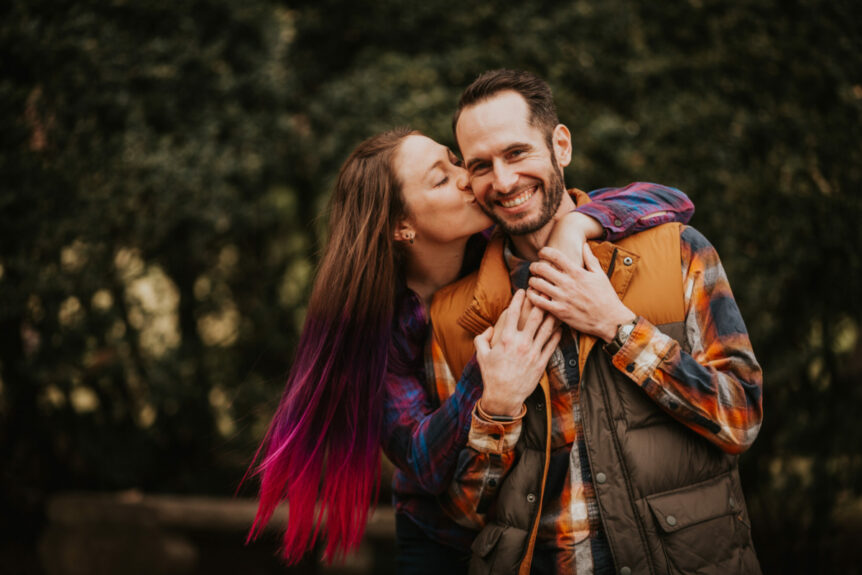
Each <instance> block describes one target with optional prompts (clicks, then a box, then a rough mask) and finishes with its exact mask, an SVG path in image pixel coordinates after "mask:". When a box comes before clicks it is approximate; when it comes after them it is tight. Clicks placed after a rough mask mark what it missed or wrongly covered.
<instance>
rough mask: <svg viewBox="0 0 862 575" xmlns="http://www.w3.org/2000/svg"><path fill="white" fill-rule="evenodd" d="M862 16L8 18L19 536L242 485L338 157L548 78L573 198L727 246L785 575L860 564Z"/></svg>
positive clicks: (538, 10) (796, 9)
mask: <svg viewBox="0 0 862 575" xmlns="http://www.w3.org/2000/svg"><path fill="white" fill-rule="evenodd" d="M860 22H862V4H860V3H859V2H855V1H852V0H833V1H825V0H824V1H818V0H796V1H794V0H790V1H785V0H782V1H778V0H738V1H734V2H727V1H726V0H688V1H673V2H667V3H665V2H643V3H636V2H628V1H622V0H581V1H572V2H562V3H561V2H555V1H524V2H504V1H502V0H487V1H484V2H481V3H479V2H476V3H473V2H465V1H463V0H459V1H455V0H423V1H421V2H420V1H415V2H414V1H395V0H376V1H371V0H354V1H352V2H348V1H332V0H317V1H313V2H312V1H294V2H278V1H274V0H245V1H244V2H234V1H228V0H197V1H188V2H184V1H174V0H170V1H168V0H156V1H147V2H144V1H134V0H104V1H92V0H91V1H78V2H65V1H54V0H52V1H46V0H11V1H7V2H3V3H2V4H0V114H2V115H0V122H2V125H0V128H2V130H0V182H2V183H0V186H2V188H0V190H2V191H0V509H2V511H0V540H2V541H3V542H4V546H5V547H4V549H6V548H9V547H10V546H12V547H14V548H15V549H17V550H18V551H16V553H17V552H20V550H27V549H35V546H36V543H37V542H38V541H39V540H40V538H41V537H42V534H43V533H44V532H45V529H46V525H47V523H48V519H47V516H46V505H47V503H48V502H49V501H50V500H51V498H52V497H53V496H55V495H56V494H58V493H61V492H68V491H85V492H116V491H120V490H128V489H135V490H139V491H141V492H143V493H170V494H180V495H215V496H225V497H229V496H231V495H232V494H233V491H234V490H235V488H236V487H237V484H238V482H239V479H240V477H241V476H242V473H243V471H244V468H245V466H246V465H247V464H248V463H249V461H250V459H251V456H252V454H253V451H254V447H255V445H256V442H257V441H258V440H259V438H260V437H261V434H262V432H263V429H264V426H265V424H266V422H267V420H268V417H269V416H270V414H271V413H272V411H273V410H274V407H275V405H276V402H277V400H278V398H279V395H280V390H281V386H282V383H283V379H284V375H285V373H286V371H287V369H288V367H289V365H290V362H291V359H292V352H293V347H294V345H295V343H296V341H297V337H298V329H299V327H300V325H301V321H302V318H303V313H304V307H303V306H304V302H305V301H306V298H307V294H308V288H309V281H310V278H311V277H312V275H313V270H314V266H315V262H316V258H317V254H318V251H319V248H320V246H321V242H322V241H323V239H324V237H325V216H324V215H323V208H324V206H325V202H326V199H327V196H328V193H329V189H330V186H331V184H332V182H333V179H334V176H335V174H336V173H337V169H338V166H339V165H340V164H341V162H342V161H343V160H344V159H345V157H346V156H347V154H348V153H349V151H350V150H351V149H352V148H353V147H354V146H355V145H356V144H357V143H358V142H359V141H360V140H361V139H363V138H365V137H367V136H370V135H372V134H374V133H376V132H379V131H381V130H383V129H385V128H388V127H392V126H395V125H401V124H408V125H411V126H414V127H416V128H418V129H420V130H423V131H424V132H425V133H426V134H428V135H429V136H431V137H434V138H437V139H439V140H440V141H442V142H444V143H447V144H450V145H451V144H452V143H453V139H452V136H451V132H450V119H451V114H452V112H453V110H454V107H455V104H456V101H457V97H458V95H459V93H460V90H461V89H463V87H465V86H466V85H467V84H468V83H469V82H470V81H471V80H472V79H473V78H475V76H476V75H477V74H478V73H480V72H482V71H484V70H486V69H489V68H495V67H511V68H526V69H529V70H532V71H534V72H536V73H537V74H539V75H540V76H542V77H544V78H545V79H546V80H547V81H548V82H549V83H550V84H551V86H552V88H553V89H554V92H555V96H556V99H557V103H558V107H559V111H560V116H561V119H562V121H563V122H564V123H566V124H567V125H568V126H569V127H570V129H571V131H572V133H573V137H574V144H575V154H574V161H573V162H572V165H571V166H570V168H569V169H568V170H567V183H568V184H569V185H570V186H577V187H579V188H582V189H593V188H597V187H603V186H614V185H624V184H626V183H628V182H630V181H634V180H649V181H655V182H660V183H663V184H667V185H672V186H676V187H679V188H680V189H682V190H684V191H685V192H687V193H688V194H689V196H690V197H691V198H692V199H693V200H694V202H695V204H696V206H697V213H696V215H695V217H694V219H693V221H692V223H693V224H694V225H695V226H696V227H698V228H699V229H700V230H701V231H703V232H704V233H705V234H706V235H707V236H708V237H709V238H710V239H711V240H712V242H713V243H714V244H715V245H716V247H717V248H718V250H719V253H720V254H721V255H722V259H723V261H724V264H725V266H726V268H727V272H728V275H729V277H730V280H731V284H732V285H733V288H734V293H735V295H736V297H737V300H738V302H739V305H740V307H741V309H742V312H743V315H744V317H745V319H746V322H747V325H748V328H749V331H750V332H751V336H752V340H753V342H754V348H755V351H756V353H757V356H758V358H759V359H760V361H761V363H762V365H763V367H764V371H765V387H764V409H765V422H764V426H763V429H762V431H761V433H760V437H759V439H758V440H757V442H756V443H755V445H754V447H753V448H752V449H751V450H750V451H749V452H748V453H746V454H745V455H744V456H743V459H742V471H743V479H744V482H745V488H746V494H747V497H748V501H749V506H750V511H751V517H752V523H753V528H754V536H755V544H756V545H757V547H758V549H759V553H760V557H761V561H762V563H763V567H764V571H765V572H766V573H794V572H800V573H801V572H809V573H816V572H819V573H833V572H839V570H840V572H842V573H845V574H846V573H860V572H862V571H860V566H859V565H860V561H862V551H860V549H859V545H858V541H859V540H862V498H860V495H862V473H860V471H862V427H860V425H859V423H858V419H859V417H860V414H862V378H860V375H862V339H860V333H859V331H860V320H862V304H860V294H862V276H860V270H862V265H860V259H862V250H860V248H862V231H860V225H859V222H860V220H862V201H860V190H859V187H860V184H862V145H860V142H862V122H860V120H862V33H860V26H859V24H860ZM252 491H253V490H251V489H247V490H246V491H245V493H246V494H247V495H251V494H252ZM384 498H385V495H384ZM33 557H35V554H34V555H33ZM30 569H32V572H33V573H38V572H40V571H39V567H38V566H37V565H35V563H34V564H33V565H31V567H30ZM211 572H214V571H211Z"/></svg>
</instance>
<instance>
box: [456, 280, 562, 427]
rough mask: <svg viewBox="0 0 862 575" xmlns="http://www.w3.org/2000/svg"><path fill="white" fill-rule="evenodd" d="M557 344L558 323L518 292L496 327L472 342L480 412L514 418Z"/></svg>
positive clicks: (533, 387)
mask: <svg viewBox="0 0 862 575" xmlns="http://www.w3.org/2000/svg"><path fill="white" fill-rule="evenodd" d="M519 323H521V324H522V326H521V327H519V325H518V324H519ZM559 342H560V330H559V328H558V327H557V320H556V319H555V318H554V317H553V316H551V315H549V314H546V313H545V312H543V311H542V310H541V309H538V308H536V307H534V306H533V305H532V304H531V303H530V302H529V301H528V300H527V299H526V296H525V294H524V290H518V291H517V292H516V293H515V297H513V298H512V301H511V303H510V304H509V308H508V309H507V310H506V311H505V312H504V314H503V315H502V316H501V317H500V319H499V321H498V322H497V325H495V326H494V327H489V328H488V329H486V330H485V331H484V332H482V333H481V334H479V335H477V336H476V337H475V338H474V339H473V343H474V344H475V345H476V359H477V360H478V362H479V369H480V370H481V371H482V383H483V386H484V388H483V391H482V397H481V398H480V401H481V402H482V410H483V411H485V412H486V413H488V414H490V415H507V416H513V417H514V416H517V415H518V414H519V413H520V412H521V406H522V405H523V404H524V400H525V399H527V397H529V395H530V394H531V393H533V390H534V389H536V385H538V383H539V379H540V378H541V377H542V373H543V372H544V371H545V368H546V367H547V365H548V361H549V360H550V359H551V354H552V353H554V349H556V347H557V344H558V343H559Z"/></svg>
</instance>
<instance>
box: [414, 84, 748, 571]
mask: <svg viewBox="0 0 862 575" xmlns="http://www.w3.org/2000/svg"><path fill="white" fill-rule="evenodd" d="M454 128H455V135H456V138H457V140H458V144H459V146H460V148H461V152H462V155H463V159H464V162H465V165H466V167H467V170H468V172H469V174H470V179H471V185H472V187H473V192H474V194H475V196H476V199H477V201H478V202H479V203H480V205H481V206H482V207H483V208H484V209H485V211H486V212H487V213H488V214H489V215H490V216H491V218H492V219H494V220H495V221H496V223H497V224H498V226H499V228H500V229H501V230H503V232H504V233H505V237H502V236H500V237H497V238H496V239H494V240H493V241H492V242H491V244H490V245H489V247H488V249H487V251H486V254H485V257H484V259H483V262H482V264H481V266H480V269H479V271H478V272H476V273H475V274H473V275H471V276H468V277H467V278H464V280H462V281H461V282H459V283H458V284H455V285H453V286H451V287H449V288H446V289H444V290H442V291H441V292H438V294H437V296H435V300H434V304H433V306H432V310H431V321H432V324H433V327H434V334H435V338H434V339H435V340H436V341H438V342H439V347H440V353H442V355H443V357H445V359H446V360H447V362H448V364H449V366H450V368H451V370H452V372H453V374H454V376H455V377H456V378H457V377H458V375H459V374H460V370H461V369H462V367H463V365H464V364H465V363H466V362H467V360H468V359H469V357H470V355H471V354H472V346H471V343H472V341H471V340H472V339H473V338H474V336H475V346H476V353H477V357H478V359H479V363H480V365H481V366H482V377H483V382H484V390H483V393H482V397H481V398H480V400H479V401H478V402H477V405H476V409H475V410H474V415H473V420H472V424H471V429H470V435H469V442H468V447H467V448H466V449H465V450H464V452H462V454H461V459H460V461H459V476H458V477H457V478H456V480H455V481H454V482H453V485H452V488H451V490H450V493H449V494H448V500H447V501H446V502H445V503H444V505H445V507H446V509H447V511H448V512H449V513H450V515H452V516H453V517H454V518H456V519H457V520H459V521H460V522H461V523H462V524H464V525H476V526H484V527H483V529H482V531H481V533H480V534H479V536H478V537H477V538H476V540H475V542H474V544H473V558H472V560H471V572H474V573H529V572H531V570H532V572H534V573H577V574H579V575H580V574H582V573H620V574H622V575H627V574H632V573H668V572H682V573H694V572H697V573H759V572H760V570H759V566H758V562H757V559H756V556H755V554H754V550H753V547H752V544H751V537H750V526H749V523H748V514H747V511H746V508H745V503H744V501H743V497H742V491H741V487H740V483H739V474H738V469H737V457H736V454H738V453H740V452H742V451H744V450H745V449H746V448H748V447H749V446H750V445H751V443H752V441H753V440H754V438H755V437H756V435H757V432H758V430H759V427H760V422H761V416H762V411H761V385H762V384H761V372H760V367H759V365H758V364H757V361H756V359H755V357H754V354H753V352H752V349H751V344H750V341H749V338H748V335H747V332H746V329H745V325H744V322H743V320H742V318H741V316H740V313H739V310H738V308H737V306H736V304H735V302H734V300H733V295H732V293H731V291H730V286H729V284H728V282H727V278H726V276H725V274H724V271H723V269H722V267H721V263H720V261H719V258H718V255H717V253H716V252H715V250H714V249H713V248H712V246H711V245H710V244H709V242H708V241H707V240H706V239H705V238H704V237H703V236H702V235H700V234H699V233H698V232H697V231H696V230H694V229H693V228H690V227H685V226H681V225H680V224H666V225H663V226H659V227H657V228H655V229H653V230H650V231H647V232H642V233H640V234H636V235H635V236H632V237H631V238H629V239H627V240H623V241H621V242H619V243H618V244H616V245H615V244H611V243H609V242H604V243H601V244H594V246H593V250H595V254H594V253H593V251H592V250H590V249H589V248H585V249H584V264H585V266H586V268H585V269H584V268H582V267H581V266H580V265H579V263H578V262H572V261H570V260H568V259H566V258H565V257H564V256H563V255H562V254H561V253H560V252H558V251H556V250H552V249H550V248H544V245H545V242H546V240H547V238H548V236H549V234H550V231H551V228H552V226H553V218H554V216H555V215H559V214H560V213H567V212H569V211H571V210H572V209H573V208H574V206H575V203H574V202H575V200H577V201H578V202H583V201H588V200H585V197H584V195H583V194H582V193H580V192H577V191H573V192H571V193H572V195H571V196H570V195H569V194H567V193H566V191H565V188H564V184H563V172H562V168H563V167H564V166H566V165H567V164H568V163H569V161H570V159H571V152H572V144H571V136H570V134H569V131H568V129H567V128H566V127H565V126H564V125H562V124H560V123H559V121H558V119H557V114H556V110H555V106H554V102H553V99H552V96H551V93H550V89H549V88H548V86H547V84H545V83H544V82H543V81H542V80H540V79H539V78H536V77H535V76H533V75H532V74H529V73H525V72H512V71H507V70H498V71H492V72H488V73H485V74H483V75H482V76H480V77H479V78H478V79H477V80H476V81H475V82H474V83H473V84H471V85H470V86H469V87H468V88H467V89H466V90H465V92H464V94H463V95H462V97H461V101H460V103H459V108H458V112H457V113H456V116H455V122H454ZM573 198H574V199H573ZM514 289H528V292H527V298H528V300H529V304H528V305H527V307H526V308H525V311H524V315H525V316H527V317H529V316H530V315H531V314H532V315H533V316H535V314H536V313H538V311H537V310H539V309H540V310H544V311H546V312H549V313H552V314H554V315H555V316H556V317H557V318H558V319H559V320H560V321H561V322H563V323H564V324H566V326H567V329H564V330H563V332H564V337H563V339H562V340H561V343H560V345H559V347H558V349H557V350H556V351H555V352H554V355H553V356H552V359H551V361H550V362H549V364H548V370H547V372H546V374H545V376H544V377H543V378H542V380H541V381H540V382H539V384H538V385H537V382H535V381H524V382H520V384H519V385H517V386H514V387H503V386H502V385H501V384H498V382H497V380H496V377H495V374H496V373H501V372H503V371H505V370H506V369H507V367H506V366H507V365H512V362H517V361H519V356H518V353H519V350H518V349H517V348H516V347H515V346H514V345H513V343H512V338H508V339H507V337H506V336H505V334H503V335H502V336H501V335H500V334H496V336H495V334H493V329H490V328H489V326H492V325H494V323H495V321H496V320H497V317H498V315H499V314H500V312H501V311H502V310H503V309H504V307H505V306H506V305H507V304H508V302H509V300H510V298H511V296H512V291H513V290H514ZM518 297H521V296H520V294H519V295H518ZM529 305H532V306H535V308H537V309H534V310H530V309H529ZM508 319H511V318H508ZM535 324H536V322H535V321H532V322H531V321H527V322H526V324H525V325H523V326H520V325H519V327H517V328H514V327H512V326H511V325H510V326H509V327H510V329H509V331H511V330H512V329H530V327H529V326H534V325H535Z"/></svg>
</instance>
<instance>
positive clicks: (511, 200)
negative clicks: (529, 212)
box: [497, 185, 538, 208]
mask: <svg viewBox="0 0 862 575" xmlns="http://www.w3.org/2000/svg"><path fill="white" fill-rule="evenodd" d="M537 188H538V186H537V185H533V186H530V187H528V188H526V189H525V190H522V191H521V192H519V193H517V194H515V195H513V196H507V197H506V198H505V199H501V200H498V201H497V203H498V204H500V205H501V206H503V207H504V208H516V207H518V206H520V205H521V204H523V203H524V202H526V201H527V200H529V199H530V198H532V197H533V194H534V193H536V189H537Z"/></svg>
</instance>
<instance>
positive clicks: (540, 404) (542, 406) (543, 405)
mask: <svg viewBox="0 0 862 575" xmlns="http://www.w3.org/2000/svg"><path fill="white" fill-rule="evenodd" d="M544 407H545V404H544V403H542V402H541V401H539V402H537V403H536V411H542V409H544Z"/></svg>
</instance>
